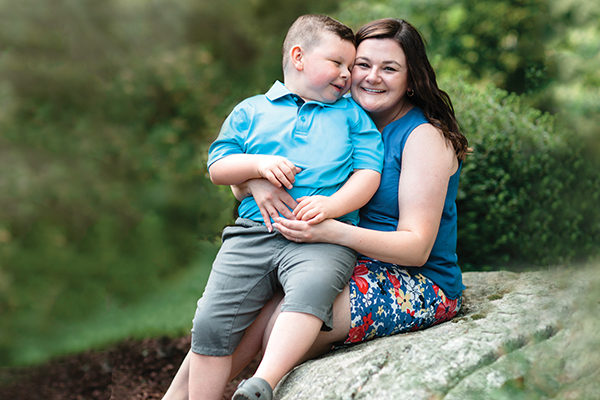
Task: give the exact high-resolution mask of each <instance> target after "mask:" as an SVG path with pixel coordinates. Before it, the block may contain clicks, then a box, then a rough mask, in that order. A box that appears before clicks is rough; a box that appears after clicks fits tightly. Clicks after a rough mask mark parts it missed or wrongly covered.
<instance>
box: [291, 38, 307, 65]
mask: <svg viewBox="0 0 600 400" xmlns="http://www.w3.org/2000/svg"><path fill="white" fill-rule="evenodd" d="M290 62H291V63H292V65H293V66H294V68H296V70H298V71H302V70H303V69H304V51H303V50H302V47H301V46H300V45H299V44H297V45H295V46H293V47H292V48H291V49H290Z"/></svg>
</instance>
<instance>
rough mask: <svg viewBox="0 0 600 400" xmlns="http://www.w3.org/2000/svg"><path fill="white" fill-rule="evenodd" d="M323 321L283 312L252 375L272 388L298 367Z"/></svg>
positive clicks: (295, 313)
mask: <svg viewBox="0 0 600 400" xmlns="http://www.w3.org/2000/svg"><path fill="white" fill-rule="evenodd" d="M322 325H323V321H321V320H320V319H319V318H317V317H315V316H314V315H311V314H305V313H300V312H282V313H280V314H279V315H278V316H277V320H276V321H275V324H274V325H273V330H272V331H271V336H270V337H269V342H268V343H267V348H266V350H265V354H264V356H263V359H262V361H261V363H260V365H259V366H258V369H257V370H256V373H255V374H254V376H256V377H259V378H262V379H264V380H266V381H267V382H268V383H269V385H271V388H274V387H275V386H277V383H279V381H280V380H281V378H283V376H284V375H285V374H287V373H288V372H289V371H290V370H291V369H292V368H294V367H295V366H296V365H298V364H299V363H300V362H301V360H302V359H303V357H304V355H305V354H306V352H307V351H308V350H309V349H310V347H311V346H312V345H313V343H314V342H315V339H316V338H317V335H318V334H319V331H320V330H321V326H322Z"/></svg>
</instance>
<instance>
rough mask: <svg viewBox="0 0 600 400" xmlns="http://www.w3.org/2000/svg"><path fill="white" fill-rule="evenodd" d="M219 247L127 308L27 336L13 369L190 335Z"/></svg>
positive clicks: (208, 248) (14, 354) (18, 341)
mask: <svg viewBox="0 0 600 400" xmlns="http://www.w3.org/2000/svg"><path fill="white" fill-rule="evenodd" d="M216 251H217V246H216V245H212V244H206V245H205V247H204V248H203V251H201V252H199V253H200V255H199V257H198V259H196V260H195V261H194V262H193V263H191V264H190V266H189V267H188V268H185V270H184V271H182V272H181V273H180V274H179V275H177V276H172V277H169V278H168V279H167V280H165V282H164V285H162V286H161V287H159V288H158V289H157V290H156V291H155V292H152V293H147V294H146V295H145V296H143V297H141V298H138V299H137V300H135V301H133V302H131V303H129V304H126V305H124V306H117V305H110V304H109V305H106V306H105V307H101V308H100V309H98V310H96V311H95V312H94V313H92V314H91V315H90V316H89V317H88V318H86V319H84V320H78V321H73V322H68V323H66V322H63V321H55V323H53V324H52V326H51V329H50V331H49V332H44V334H43V336H42V335H41V334H36V332H25V333H24V334H23V335H21V336H20V337H16V338H13V339H14V341H13V346H12V351H11V355H10V356H11V357H10V364H11V365H13V366H25V365H34V364H40V363H43V362H45V361H48V360H50V359H52V358H56V357H60V356H64V355H68V354H74V353H78V352H82V351H86V350H90V349H102V348H105V347H107V346H109V345H111V344H114V343H117V342H119V341H122V340H125V339H130V338H132V339H143V338H150V337H159V336H170V337H176V336H181V335H185V334H186V333H188V332H189V330H190V328H191V324H192V318H193V315H194V311H195V309H196V301H197V300H198V298H199V297H200V295H201V294H202V291H203V289H204V285H205V284H206V281H207V279H208V274H209V272H210V266H211V263H212V260H213V258H214V255H215V254H216Z"/></svg>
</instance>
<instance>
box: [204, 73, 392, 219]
mask: <svg viewBox="0 0 600 400" xmlns="http://www.w3.org/2000/svg"><path fill="white" fill-rule="evenodd" d="M296 100H298V96H297V95H295V94H293V93H291V92H290V91H289V90H288V89H287V88H286V87H285V86H284V85H283V84H282V83H281V82H279V81H277V82H275V84H274V85H273V86H272V87H271V89H270V90H269V91H268V92H267V93H266V94H264V95H257V96H254V97H251V98H248V99H246V100H244V101H242V102H241V103H240V104H238V105H237V106H236V107H235V108H234V110H233V111H232V112H231V114H229V116H228V117H227V119H226V120H225V122H224V123H223V126H222V127H221V132H220V133H219V137H218V138H217V140H215V142H214V143H213V144H212V145H211V146H210V149H209V157H208V166H209V167H210V165H211V164H212V163H214V162H215V161H217V160H219V159H221V158H223V157H225V156H228V155H231V154H240V153H245V154H270V155H278V156H283V157H286V158H287V159H289V160H290V161H291V162H292V163H294V164H295V165H296V166H298V167H300V168H302V171H301V172H300V173H298V174H297V175H296V181H295V183H294V187H293V188H292V189H290V190H288V192H289V193H290V195H291V196H292V197H293V198H295V199H298V198H299V197H302V196H312V195H324V196H330V195H332V194H333V193H335V192H336V191H337V190H338V189H339V188H341V187H342V186H343V184H344V183H345V182H346V180H347V179H348V177H349V176H350V174H351V173H352V171H353V170H355V169H372V170H375V171H377V172H381V169H382V165H383V144H382V141H381V134H380V133H379V131H378V130H377V128H376V127H375V124H374V123H373V121H371V119H370V118H369V116H368V115H367V114H366V113H365V111H364V110H363V109H362V108H360V106H359V105H358V104H356V103H355V102H354V100H352V99H351V98H349V97H343V98H341V99H340V100H338V101H337V102H335V103H333V104H327V103H321V102H318V101H308V102H306V103H304V104H302V105H301V106H298V105H297V103H296ZM238 213H239V216H240V217H242V218H249V219H251V220H254V221H258V222H264V221H263V218H262V216H261V214H260V211H259V209H258V206H257V205H256V202H255V201H254V198H253V197H246V198H245V199H244V200H242V202H241V204H240V206H239V209H238ZM340 219H341V220H344V221H348V222H351V223H354V224H356V223H357V222H358V212H353V213H350V214H347V215H345V216H344V217H342V218H340Z"/></svg>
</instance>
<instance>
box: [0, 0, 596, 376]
mask: <svg viewBox="0 0 600 400" xmlns="http://www.w3.org/2000/svg"><path fill="white" fill-rule="evenodd" d="M308 12H311V13H317V12H318V13H327V14H329V15H332V16H334V17H336V18H338V19H340V20H341V21H343V22H345V23H347V24H348V25H350V26H351V27H353V28H358V27H359V26H360V25H361V24H363V23H365V22H368V21H370V20H372V19H375V18H381V17H390V16H392V17H400V18H404V19H407V20H408V21H410V22H411V23H413V24H414V25H415V26H416V27H417V28H418V29H419V30H420V31H421V33H422V34H423V36H424V37H425V38H426V40H427V42H428V53H429V55H430V58H431V60H432V62H433V64H434V67H435V69H436V71H437V72H438V77H439V79H440V84H441V87H442V88H443V89H444V90H446V91H448V92H449V93H450V95H451V97H452V99H453V102H454V105H455V107H456V111H457V116H458V118H459V121H460V123H461V126H462V128H463V130H464V132H465V134H466V136H467V137H468V139H469V140H470V145H471V147H473V149H474V153H473V154H472V155H471V156H469V158H468V159H467V162H466V163H465V167H464V172H463V176H462V178H461V179H462V181H461V188H460V192H459V198H458V203H459V213H460V215H459V221H460V226H459V250H458V252H459V257H460V262H461V264H462V266H463V269H464V270H488V269H499V268H511V269H516V270H520V269H531V268H544V267H545V266H548V265H556V264H573V263H578V262H582V261H586V260H589V259H593V258H595V257H597V256H598V245H597V244H598V243H599V242H600V241H599V239H600V222H599V221H600V218H599V214H600V211H599V210H598V204H599V201H600V178H599V177H598V173H597V171H598V168H599V167H600V165H599V161H598V159H599V157H598V155H599V154H600V152H599V149H600V134H599V130H598V126H599V124H600V112H599V111H600V71H599V70H598V68H597V66H598V65H600V27H599V25H598V23H597V21H598V20H600V4H598V3H595V2H587V1H584V0H567V1H560V2H559V1H554V0H525V1H507V0H504V1H497V0H493V1H492V0H483V1H481V0H480V1H475V0H458V1H449V0H427V1H407V0H385V1H384V0H379V1H373V0H370V1H342V0H319V1H316V0H286V1H285V2H281V1H274V0H252V1H247V0H246V1H242V0H231V1H226V2H212V1H207V0H204V1H198V0H196V1H192V0H169V1H167V0H153V1H142V0H105V1H102V2H98V1H94V0H53V1H49V0H47V1H43V2H40V1H34V0H21V1H19V2H9V1H7V0H0V170H1V171H2V172H1V173H0V313H1V314H0V318H1V329H0V365H23V364H31V363H39V362H43V361H45V360H47V359H49V358H51V357H55V356H57V355H61V354H65V353H72V352H78V351H82V350H85V349H89V348H97V347H102V346H105V345H107V344H109V343H112V342H115V341H118V340H122V339H124V338H129V337H137V338H139V337H155V336H160V335H165V334H166V335H171V336H177V335H182V334H185V332H187V331H188V329H189V327H190V321H191V318H192V315H193V310H194V308H195V300H196V299H197V298H198V297H199V295H200V294H201V292H202V288H203V286H204V283H205V280H206V277H207V274H208V271H209V269H210V263H211V259H212V257H213V255H214V254H215V252H216V249H217V247H218V242H219V233H220V231H221V229H222V227H223V226H224V225H225V224H227V223H230V222H231V221H232V215H233V206H234V202H233V198H232V196H231V194H230V193H229V191H228V189H227V188H222V187H216V186H214V185H212V184H211V183H210V181H209V180H208V176H207V173H206V167H205V162H206V151H207V146H208V145H209V144H210V142H211V141H212V140H213V139H214V138H215V137H216V135H217V133H218V130H219V127H220V124H221V123H222V121H223V119H224V118H225V116H226V115H227V114H228V112H229V111H230V110H231V109H232V107H233V106H234V105H235V104H236V103H237V102H239V101H240V100H241V99H243V98H245V97H247V96H250V95H254V94H257V93H262V92H264V91H266V90H267V89H268V88H269V87H270V85H271V84H272V82H273V81H274V80H275V79H282V76H281V50H280V48H281V43H282V41H283V36H284V34H285V32H286V30H287V28H288V26H289V25H290V24H291V22H292V21H293V20H294V19H295V18H296V17H297V16H298V15H301V14H304V13H308Z"/></svg>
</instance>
